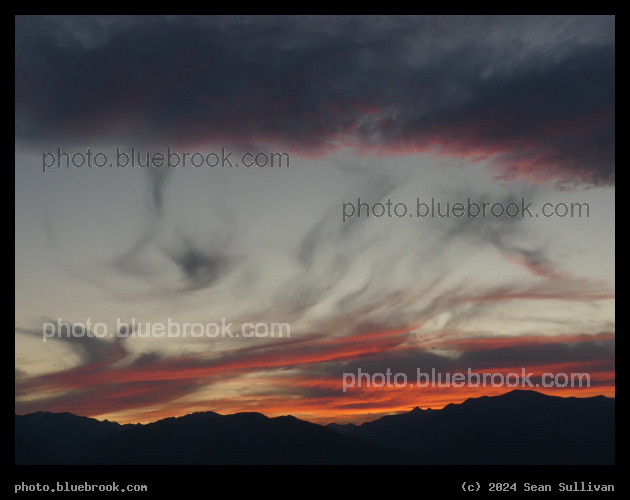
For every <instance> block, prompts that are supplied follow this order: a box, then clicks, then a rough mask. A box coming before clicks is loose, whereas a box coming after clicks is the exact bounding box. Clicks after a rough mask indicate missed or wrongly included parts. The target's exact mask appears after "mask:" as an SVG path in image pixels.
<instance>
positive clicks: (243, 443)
mask: <svg viewBox="0 0 630 500" xmlns="http://www.w3.org/2000/svg"><path fill="white" fill-rule="evenodd" d="M614 414H615V406H614V399H610V398H605V397H602V396H598V397H594V398H584V399H578V398H559V397H551V396H545V395H542V394H539V393H536V392H534V391H512V392H510V393H508V394H504V395H503V396H497V397H481V398H475V399H469V400H467V401H465V402H464V403H462V404H459V405H454V404H451V405H448V406H446V407H445V408H443V409H441V410H420V409H418V408H416V409H414V410H412V411H411V412H409V413H405V414H400V415H392V416H387V417H383V418H381V419H379V420H376V421H374V422H367V423H364V424H362V425H359V426H356V425H352V424H347V425H337V424H330V425H329V426H327V427H323V426H320V425H317V424H313V423H310V422H306V421H303V420H299V419H297V418H295V417H291V416H285V417H276V418H269V417H266V416H264V415H262V414H259V413H237V414H234V415H219V414H217V413H213V412H203V413H193V414H191V415H186V416H184V417H179V418H167V419H164V420H160V421H158V422H154V423H151V424H145V425H140V424H136V425H120V424H117V423H115V422H108V421H98V420H95V419H91V418H87V417H78V416H76V415H73V414H70V413H47V412H38V413H33V414H29V415H23V416H20V415H16V416H15V463H16V464H115V465H116V464H118V465H126V464H173V465H177V464H186V465H192V464H409V463H417V464H609V463H614V421H615V418H614V417H615V415H614Z"/></svg>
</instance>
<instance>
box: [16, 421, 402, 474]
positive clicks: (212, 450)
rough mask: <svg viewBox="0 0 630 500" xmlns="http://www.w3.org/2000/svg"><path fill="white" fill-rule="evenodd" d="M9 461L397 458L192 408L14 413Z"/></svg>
mask: <svg viewBox="0 0 630 500" xmlns="http://www.w3.org/2000/svg"><path fill="white" fill-rule="evenodd" d="M15 422H16V426H15V427H16V433H15V434H16V435H15V463H16V464H18V465H19V464H85V465H133V464H143V465H145V464H146V465H154V464H155V465H158V464H161V465H196V464H208V465H209V464H213V465H214V464H217V465H218V464H240V465H247V464H251V465H254V464H286V465H289V464H398V463H413V461H412V460H411V458H410V457H407V456H406V455H405V454H404V453H400V452H395V451H392V450H389V449H386V448H384V447H381V446H379V445H376V444H373V443H370V442H368V441H365V440H362V439H360V438H356V437H353V436H345V435H342V434H339V433H336V432H334V431H333V430H331V429H327V428H326V427H323V426H321V425H317V424H313V423H310V422H306V421H303V420H299V419H297V418H295V417H292V416H283V417H276V418H269V417H266V416H265V415H262V414H260V413H237V414H234V415H219V414H217V413H213V412H200V413H193V414H190V415H186V416H183V417H178V418H166V419H163V420H159V421H157V422H153V423H150V424H145V425H140V424H136V425H127V426H120V425H118V424H113V423H112V422H99V421H98V420H95V419H89V418H86V417H77V416H76V415H72V414H70V413H58V414H55V413H44V412H40V413H36V414H30V415H24V416H19V415H16V416H15Z"/></svg>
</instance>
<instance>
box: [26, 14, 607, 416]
mask: <svg viewBox="0 0 630 500" xmlns="http://www.w3.org/2000/svg"><path fill="white" fill-rule="evenodd" d="M614 93H615V19H614V16H542V17H539V16H507V17H503V16H491V17H483V16H481V17H478V16H462V17H459V16H446V17H441V16H438V17H433V16H419V17H415V16H384V17H382V16H302V17H300V16H298V17H295V16H251V17H250V16H210V17H196V16H165V17H163V16H131V17H127V16H88V17H82V16H18V17H16V19H15V412H16V413H18V414H25V413H32V412H36V411H53V412H64V411H68V412H72V413H75V414H77V415H85V416H90V417H94V418H99V419H105V418H107V419H109V420H116V421H118V422H121V423H128V422H151V421H155V420H158V419H160V418H165V417H169V416H180V415H184V414H187V413H191V412H194V411H215V412H218V413H222V414H228V413H236V412H241V411H256V412H261V413H264V414H266V415H268V416H277V415H286V414H292V415H294V416H296V417H298V418H303V419H306V420H310V421H313V422H318V423H329V422H338V423H346V422H362V421H365V420H371V419H374V418H376V417H379V416H382V415H386V414H391V413H398V412H403V411H409V410H411V409H412V408H414V407H416V406H418V407H420V408H442V407H444V406H445V405H447V404H449V403H459V402H462V401H464V400H465V399H467V398H469V397H479V396H493V395H498V394H502V393H505V392H507V391H509V390H512V388H510V387H507V386H506V384H503V385H499V384H497V386H496V387H494V386H492V385H489V386H487V387H474V386H473V384H466V385H464V386H463V387H455V386H453V385H452V386H450V387H417V384H416V377H417V373H418V370H420V371H421V372H422V373H430V372H431V370H432V369H434V370H435V371H436V372H440V373H443V374H445V373H451V374H452V373H458V372H463V373H467V370H471V371H472V372H475V373H494V374H497V373H500V374H503V375H506V374H508V373H518V374H521V373H522V370H525V372H527V373H531V374H532V378H531V380H532V381H533V382H534V383H540V382H541V380H542V379H541V377H542V374H543V373H552V374H558V373H567V374H571V373H588V374H589V376H590V387H571V386H570V385H569V386H566V387H560V386H559V385H562V384H558V386H555V387H544V388H543V387H537V388H536V390H539V391H541V392H545V393H547V394H554V395H561V396H575V397H588V396H594V395H605V396H609V397H614V395H615V382H614V379H615V357H614V351H615V308H614V306H615V272H614V271H615V252H614V237H615V231H614V218H615V109H614V103H615V95H614ZM132 148H133V156H134V162H135V163H134V166H133V167H132V166H130V165H127V166H126V167H123V166H118V164H120V163H124V161H123V160H124V159H125V158H126V157H125V156H120V155H121V154H125V155H132ZM88 151H89V153H90V154H91V155H92V156H91V160H92V161H94V162H95V163H91V165H92V166H88V165H87V164H86V163H87V160H86V158H87V156H88ZM169 152H170V153H171V154H173V153H174V154H176V155H178V159H179V160H180V162H181V160H182V157H183V155H184V153H188V156H187V158H186V161H188V163H187V164H186V166H181V164H180V165H179V166H177V167H169V166H168V165H166V164H165V162H164V161H163V162H162V164H159V163H160V159H159V158H160V157H159V155H162V156H161V158H162V160H164V159H165V157H167V156H168V154H169ZM61 153H66V154H67V155H68V156H67V157H64V156H62V155H61ZM77 154H78V156H76V155H77ZM98 154H100V156H97V155H98ZM138 154H139V156H138ZM147 155H149V156H150V158H152V159H153V162H152V163H150V164H149V165H148V166H145V167H142V166H139V165H138V164H137V161H138V160H140V162H141V163H143V164H146V156H147ZM154 155H158V156H154ZM193 155H194V156H193ZM248 155H249V156H248ZM226 157H227V161H226ZM105 158H106V159H107V161H106V162H105ZM117 158H118V159H120V161H118V164H117V162H116V160H117ZM171 158H174V157H171ZM270 158H274V159H275V161H277V162H278V163H276V164H274V165H273V166H271V165H270ZM254 159H256V160H257V161H258V162H259V164H262V165H264V166H256V165H254V166H251V167H250V166H245V161H246V160H248V161H249V162H251V161H253V160H254ZM81 160H84V162H85V163H83V162H82V161H81ZM72 162H74V163H75V164H79V165H80V166H75V165H73V164H72ZM195 162H196V163H197V164H198V165H199V166H195ZM204 162H205V163H204ZM283 162H284V163H283ZM98 163H102V164H103V166H97V164H98ZM172 163H175V161H174V160H173V162H172ZM110 164H111V165H112V166H110ZM237 164H238V166H236V165H237ZM58 165H61V166H58ZM68 165H70V166H68ZM232 165H233V166H232ZM388 202H389V204H390V205H389V207H390V208H389V212H387V203H388ZM359 203H364V204H367V205H363V212H362V213H360V214H359V213H358V211H357V209H358V206H359ZM379 203H381V204H383V205H378V204H379ZM423 203H426V204H427V205H426V206H427V207H430V206H431V204H432V203H433V206H434V207H435V206H436V205H437V204H438V203H440V206H441V207H442V212H441V213H442V214H444V213H446V210H447V209H446V208H445V207H446V206H447V203H448V207H449V208H448V210H450V215H449V217H443V216H438V215H437V214H436V215H435V216H434V217H430V216H426V217H418V213H419V212H418V211H419V210H420V209H422V211H423V213H424V208H423V207H425V205H421V204H423ZM457 203H461V204H462V206H463V207H467V206H468V204H470V203H473V204H475V203H476V204H483V203H487V205H488V207H491V206H493V205H494V206H496V210H495V212H490V209H488V210H489V211H488V213H487V214H486V216H485V217H483V216H477V217H474V216H468V215H467V214H464V215H462V214H461V212H460V213H459V215H456V213H457V212H456V210H455V208H454V207H455V204H457ZM545 203H549V204H550V205H548V208H547V212H545V213H547V214H549V213H550V212H549V210H550V209H551V208H553V209H554V210H556V209H557V212H554V213H552V214H551V215H552V216H550V217H547V216H545V215H543V213H542V211H541V210H542V207H543V205H544V204H545ZM509 204H512V205H511V207H512V208H511V209H508V213H509V212H510V210H512V213H514V212H513V211H514V210H518V214H517V215H515V216H508V215H506V213H505V212H504V211H503V210H501V207H502V208H503V209H505V208H506V207H509V206H510V205H509ZM528 204H531V205H528ZM572 204H587V205H588V209H587V212H588V213H587V214H586V209H585V208H583V209H582V212H581V214H578V213H574V214H573V216H571V214H570V213H569V214H566V215H565V216H563V215H562V214H563V208H566V207H569V209H570V207H571V206H572ZM394 206H396V207H397V210H398V211H397V212H394V213H392V210H393V207H394ZM525 206H529V210H530V211H531V213H532V216H530V215H529V212H527V211H526V210H525V209H524V208H525ZM574 206H575V205H574ZM582 206H583V207H586V205H582ZM381 207H384V208H383V210H385V211H386V213H385V214H384V215H382V216H379V214H380V213H381V212H380V210H381ZM403 209H404V216H399V215H398V214H400V213H402V212H403ZM451 209H452V210H451ZM370 210H372V212H371V213H370V214H369V215H366V214H367V213H368V211H370ZM462 211H463V209H462ZM499 211H501V212H502V215H499V216H495V214H497V213H499ZM434 213H435V212H434ZM89 322H91V325H92V326H91V327H90V328H88V327H87V326H86V325H87V324H88V323H89ZM62 323H67V325H69V326H70V329H71V331H70V332H68V330H67V327H62V326H61V324H62ZM97 323H98V324H100V326H94V325H96V324H97ZM169 323H170V324H171V325H178V327H179V328H180V329H182V328H183V325H184V324H185V323H189V324H191V325H192V324H195V323H196V324H199V326H198V327H197V328H198V330H197V332H201V333H200V334H199V335H198V336H193V335H192V334H191V333H190V332H191V331H192V329H193V327H189V328H190V329H191V330H189V334H188V335H187V336H186V337H184V336H183V335H182V334H180V335H179V336H177V337H174V336H171V337H169V336H167V335H163V336H161V337H159V336H157V335H153V334H151V335H147V336H142V335H141V334H143V333H146V331H147V329H149V331H150V328H151V327H152V326H154V325H160V324H163V325H169ZM230 323H231V324H232V326H231V329H228V330H230V331H231V333H232V334H233V336H230V335H228V334H225V329H224V328H223V325H224V324H230ZM274 323H279V324H286V325H289V328H290V332H289V330H287V334H285V335H283V336H281V337H280V336H278V335H276V336H274V337H271V335H270V334H268V335H267V336H264V335H263V334H262V333H261V332H264V331H269V329H270V328H271V326H270V325H272V324H274ZM129 324H131V325H132V326H131V327H128V326H127V325H129ZM248 324H251V325H256V324H259V325H262V326H261V327H260V328H261V329H260V330H256V331H257V332H258V333H260V335H256V334H254V335H251V333H250V335H246V334H245V331H246V330H242V328H243V326H244V325H248ZM134 325H135V326H134ZM207 325H217V326H216V327H215V326H207ZM220 327H221V328H220ZM204 328H205V330H204ZM246 328H250V329H249V330H247V331H248V332H251V331H252V330H251V328H252V327H251V326H250V327H247V326H246ZM219 330H221V333H219ZM204 331H205V333H204ZM73 332H74V333H77V332H78V333H82V334H83V335H82V336H78V335H76V336H75V335H74V333H73ZM99 332H105V334H104V335H99ZM211 332H212V333H213V335H209V334H208V333H211ZM237 332H243V333H242V335H239V336H237V335H234V333H237ZM214 333H216V335H214ZM359 370H360V371H361V372H363V373H368V374H369V375H368V378H369V377H370V376H371V375H373V374H377V373H383V374H384V373H386V372H387V371H388V370H389V371H390V372H391V373H392V374H396V373H401V374H406V376H407V379H408V383H407V384H404V385H403V384H401V386H392V384H386V385H384V386H383V387H378V386H377V385H378V384H374V383H373V384H370V386H369V387H368V386H367V382H366V383H364V384H363V385H362V386H361V387H359V386H358V383H357V384H355V385H354V386H353V387H349V386H347V385H348V384H346V385H344V382H348V381H349V380H351V377H350V375H352V376H356V375H357V374H358V373H359ZM365 380H366V379H365ZM378 380H380V379H378V378H376V379H375V378H373V377H372V378H371V381H372V382H374V381H378ZM398 380H399V381H400V380H401V379H400V378H399V379H398ZM412 385H415V386H412Z"/></svg>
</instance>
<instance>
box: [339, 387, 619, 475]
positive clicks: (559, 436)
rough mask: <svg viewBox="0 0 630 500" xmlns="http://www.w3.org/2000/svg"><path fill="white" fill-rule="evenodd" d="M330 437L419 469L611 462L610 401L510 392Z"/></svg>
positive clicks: (417, 412) (612, 416)
mask: <svg viewBox="0 0 630 500" xmlns="http://www.w3.org/2000/svg"><path fill="white" fill-rule="evenodd" d="M328 428H330V429H333V430H335V431H336V432H339V433H342V434H345V435H352V436H356V437H360V438H363V439H365V440H367V441H370V442H372V443H376V444H380V445H383V446H387V447H389V448H392V449H395V450H398V451H400V452H405V453H407V454H410V455H412V456H413V457H414V458H415V460H416V461H417V463H420V464H452V465H465V464H480V465H489V464H506V465H523V464H531V465H547V464H564V465H574V464H575V465H577V464H613V463H614V461H615V400H614V399H611V398H606V397H604V396H596V397H590V398H573V397H571V398H562V397H557V396H547V395H544V394H541V393H538V392H535V391H527V390H514V391H511V392H509V393H506V394H503V395H501V396H495V397H488V396H482V397H479V398H472V399H468V400H466V401H464V402H463V403H461V404H449V405H447V406H445V407H444V408H443V409H441V410H421V409H420V408H414V409H413V410H412V411H410V412H409V413H404V414H400V415H389V416H385V417H382V418H380V419H378V420H375V421H372V422H366V423H364V424H361V425H353V424H346V425H338V424H329V425H328Z"/></svg>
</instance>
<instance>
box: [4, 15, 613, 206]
mask: <svg viewBox="0 0 630 500" xmlns="http://www.w3.org/2000/svg"><path fill="white" fill-rule="evenodd" d="M614 30H615V24H614V17H605V16H604V17H530V16H525V17H490V18H486V17H437V18H436V17H383V18H380V17H332V18H326V17H314V18H313V17H308V18H300V17H298V18H296V17H283V16H281V17H262V18H248V17H200V18H197V17H168V18H163V17H152V16H149V17H131V18H129V17H121V18H118V17H103V18H99V17H87V18H84V17H18V18H17V19H16V61H15V69H16V137H17V138H18V139H20V140H35V141H52V142H54V141H58V140H66V141H69V140H74V141H86V140H94V139H96V138H107V139H109V140H122V139H123V138H124V139H125V140H126V141H132V140H133V141H134V142H135V143H140V142H145V143H160V144H166V143H168V144H172V145H180V146H181V145H188V146H192V145H196V144H208V143H220V142H223V143H226V144H227V143H228V142H229V143H232V144H242V145H244V144H247V145H255V144H262V143H266V144H270V143H271V144H278V145H281V146H282V147H284V148H287V149H293V150H301V151H309V152H322V151H326V150H328V149H329V148H334V147H337V146H340V145H343V144H351V145H355V146H358V147H368V148H377V149H378V150H383V149H385V150H391V151H397V152H406V151H409V152H412V151H418V150H437V151H441V152H444V153H448V154H459V155H463V156H466V157H470V156H474V157H476V158H493V159H494V160H495V161H496V162H497V165H498V166H500V167H501V168H502V171H501V172H500V173H499V174H498V175H497V176H498V177H500V178H512V177H516V176H527V177H530V178H534V179H537V178H542V179H548V178H551V179H554V180H556V181H558V182H560V183H561V185H563V186H566V185H569V186H570V185H575V184H587V185H593V184H594V185H611V184H613V183H614V170H615V168H614V164H615V155H614V145H615V142H614V132H615V120H614V104H615V98H614V93H615V84H614V76H615V75H614V66H615V64H614V62H615V61H614V59H615V43H614ZM157 192H158V193H159V190H158V191H157ZM156 202H159V200H156Z"/></svg>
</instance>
